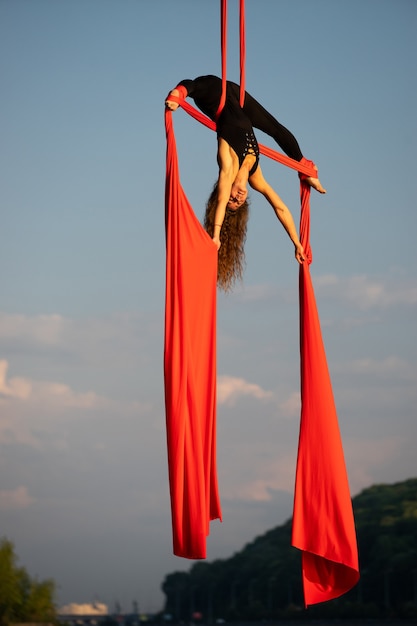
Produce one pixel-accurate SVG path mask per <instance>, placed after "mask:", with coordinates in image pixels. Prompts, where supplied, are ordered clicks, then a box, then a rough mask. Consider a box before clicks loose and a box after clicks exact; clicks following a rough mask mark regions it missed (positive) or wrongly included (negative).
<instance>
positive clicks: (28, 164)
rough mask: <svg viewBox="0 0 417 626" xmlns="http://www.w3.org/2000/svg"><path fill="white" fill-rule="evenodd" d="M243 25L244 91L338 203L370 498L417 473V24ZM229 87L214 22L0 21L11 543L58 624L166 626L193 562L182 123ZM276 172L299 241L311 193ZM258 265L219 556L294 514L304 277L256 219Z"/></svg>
mask: <svg viewBox="0 0 417 626" xmlns="http://www.w3.org/2000/svg"><path fill="white" fill-rule="evenodd" d="M236 5H237V2H230V15H229V22H230V32H229V65H228V76H229V78H231V79H233V80H238V56H237V54H238V44H237V15H236V8H237V7H236ZM246 14H247V15H246V17H247V82H246V86H247V89H248V91H250V92H251V93H252V94H253V95H254V96H255V97H256V98H257V99H259V100H260V101H261V102H262V103H263V104H264V106H265V107H266V108H268V109H269V110H270V111H271V112H272V113H273V114H274V115H275V116H276V117H277V118H278V119H280V121H281V122H282V123H283V124H285V125H286V126H287V127H288V128H290V129H291V130H292V132H293V133H294V134H295V135H296V137H297V138H298V140H299V143H300V145H301V148H302V150H303V152H304V154H305V156H306V157H307V158H311V159H313V160H314V161H315V162H316V163H317V164H318V166H319V169H320V177H321V180H322V182H323V184H324V185H325V186H326V187H327V190H328V194H327V195H326V196H325V197H322V196H319V195H318V194H313V195H312V232H311V242H312V248H313V265H312V267H311V272H312V276H313V283H314V286H315V291H316V298H317V304H318V308H319V313H320V318H321V323H322V331H323V338H324V341H325V345H326V351H327V357H328V362H329V369H330V373H331V377H332V382H333V390H334V395H335V400H336V405H337V408H338V416H339V422H340V428H341V433H342V438H343V443H344V450H345V456H346V463H347V468H348V474H349V481H350V485H351V491H352V495H355V494H356V493H358V492H359V491H360V490H361V489H363V488H365V487H367V486H369V485H371V484H373V483H376V482H394V481H399V480H403V479H406V478H408V477H411V476H416V475H417V462H416V458H415V449H416V445H417V426H416V403H417V397H416V378H417V368H416V360H417V359H416V336H417V334H416V309H417V279H416V256H415V233H416V228H417V220H416V203H415V191H414V188H415V172H416V168H417V159H416V153H417V133H416V116H415V111H416V110H417V84H416V78H415V75H416V73H415V59H416V58H417V57H416V54H417V43H416V38H415V33H416V29H417V5H416V3H415V1H414V0H349V1H347V0H338V1H337V2H335V1H334V0H315V2H311V1H310V0H299V2H296V3H294V2H292V1H291V0H279V1H276V0H247V2H246ZM219 72H220V44H219V3H218V1H217V0H216V1H214V0H209V1H207V0H204V1H203V0H177V1H176V2H173V1H172V0H36V2H34V1H33V0H1V2H0V75H1V84H2V97H1V99H0V133H1V135H0V136H1V142H0V171H1V187H0V215H1V229H0V261H1V267H2V269H3V271H2V272H1V274H0V292H1V304H0V516H1V534H2V535H6V536H7V537H9V538H10V539H12V540H13V541H14V542H15V545H16V550H17V553H18V555H19V557H20V561H21V563H22V564H23V565H25V566H26V567H27V569H28V570H29V572H30V573H31V574H32V575H37V576H39V577H40V578H46V577H53V578H54V579H55V580H56V582H57V584H58V601H59V604H61V605H62V604H67V603H70V602H75V603H89V602H93V601H94V600H100V601H102V602H104V603H106V604H107V605H108V606H109V608H110V609H112V608H113V607H114V603H115V601H116V600H118V601H119V602H120V603H121V605H122V609H124V610H126V611H128V610H130V609H131V606H132V602H133V601H134V600H137V601H138V603H139V606H140V608H141V610H144V611H152V610H158V609H159V608H161V606H162V601H163V596H162V594H161V592H160V584H161V582H162V580H163V578H164V576H165V574H166V573H169V572H172V571H174V570H177V569H188V567H190V565H191V563H190V562H188V561H185V560H183V559H178V558H176V557H174V556H172V544H171V528H170V509H169V496H168V481H167V461H166V448H165V425H164V403H163V377H162V351H163V313H164V281H165V276H164V269H165V248H164V246H165V241H164V236H165V235H164V175H165V172H164V165H165V163H164V159H165V137H164V125H163V111H164V108H163V102H164V97H165V95H166V93H167V92H168V90H169V89H170V88H172V87H174V86H175V84H176V83H177V82H178V81H179V80H181V79H183V78H194V77H195V76H198V75H200V74H207V73H219ZM174 125H175V131H176V135H177V142H178V151H179V158H180V170H181V177H182V183H183V186H184V188H185V190H186V192H187V194H188V196H189V199H190V200H191V202H192V204H193V206H194V208H195V211H196V213H197V215H198V216H199V217H200V218H201V216H202V215H203V211H204V202H205V200H206V197H207V195H208V193H209V191H210V189H211V186H212V183H213V182H214V180H215V178H216V160H215V150H216V144H215V135H214V133H211V132H210V131H208V130H206V129H205V128H203V127H200V126H199V125H198V124H197V123H196V122H194V121H193V120H192V119H191V118H189V117H188V116H187V115H186V114H185V113H184V112H183V111H178V112H176V113H175V114H174ZM258 139H259V140H260V141H262V142H264V143H268V139H267V138H266V137H264V136H262V134H258ZM268 145H272V144H271V143H269V144H268ZM263 171H264V174H265V176H266V178H267V179H268V180H269V181H270V182H271V184H272V185H273V186H274V187H275V188H276V190H277V191H278V193H279V194H280V195H281V196H282V198H283V199H284V201H285V202H286V203H287V204H288V206H289V207H290V209H291V211H292V212H293V215H294V219H295V220H296V222H298V219H299V208H298V207H299V200H298V194H299V188H298V179H297V176H296V174H295V173H294V172H292V171H287V170H285V168H283V167H282V166H280V165H278V164H276V163H267V162H266V161H265V159H264V160H263ZM246 253H247V268H246V273H245V277H244V282H243V285H241V286H240V287H238V288H237V289H236V290H235V292H234V293H233V294H231V295H228V296H223V295H221V296H220V297H219V302H218V392H219V393H218V469H219V485H220V495H221V500H222V506H223V515H224V521H223V523H221V524H220V523H214V524H213V525H212V532H211V536H210V537H209V539H208V558H209V559H213V558H227V557H228V556H230V555H232V554H233V553H234V552H236V551H237V550H239V549H241V548H242V547H243V545H244V544H245V543H246V542H248V541H251V540H252V539H253V538H254V537H255V536H256V535H259V534H261V533H263V532H264V531H266V530H268V529H270V528H272V527H274V526H276V525H278V524H281V523H282V522H284V521H285V520H286V519H288V518H289V517H290V516H291V512H292V496H293V485H294V477H295V460H296V448H297V438H298V427H299V349H298V283H297V281H298V270H297V264H296V262H295V260H294V258H293V249H292V246H291V243H290V242H289V240H288V238H287V237H286V235H285V233H284V231H283V229H282V228H281V227H280V225H279V223H278V222H277V221H276V218H275V216H274V215H273V212H272V211H271V209H270V207H269V206H268V205H267V204H266V203H265V201H264V200H263V199H262V198H260V197H259V198H256V197H253V198H252V206H251V218H250V223H249V232H248V239H247V245H246Z"/></svg>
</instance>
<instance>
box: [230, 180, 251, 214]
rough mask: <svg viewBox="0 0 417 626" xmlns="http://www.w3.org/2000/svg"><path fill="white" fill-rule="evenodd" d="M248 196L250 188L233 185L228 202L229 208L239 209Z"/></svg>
mask: <svg viewBox="0 0 417 626" xmlns="http://www.w3.org/2000/svg"><path fill="white" fill-rule="evenodd" d="M247 197H248V190H247V189H245V188H244V187H242V186H241V185H235V184H233V185H232V189H231V191H230V198H229V202H228V203H227V208H228V209H231V210H232V211H237V209H238V208H239V207H240V206H242V204H243V203H244V202H245V200H246V198H247Z"/></svg>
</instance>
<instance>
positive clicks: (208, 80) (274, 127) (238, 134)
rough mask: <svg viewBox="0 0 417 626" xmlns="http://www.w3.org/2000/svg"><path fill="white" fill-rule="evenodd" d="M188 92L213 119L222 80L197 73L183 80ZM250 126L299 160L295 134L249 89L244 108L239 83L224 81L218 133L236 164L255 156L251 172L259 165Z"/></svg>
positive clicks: (256, 146)
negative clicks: (249, 156) (260, 102)
mask: <svg viewBox="0 0 417 626" xmlns="http://www.w3.org/2000/svg"><path fill="white" fill-rule="evenodd" d="M179 85H183V86H184V87H185V88H186V90H187V92H188V95H189V96H190V97H191V98H193V100H194V102H195V103H196V105H197V106H198V108H199V109H200V110H201V111H203V113H205V114H206V115H207V116H208V117H209V118H210V119H211V120H215V116H216V113H217V109H218V106H219V102H220V98H221V93H222V81H221V79H220V78H219V77H218V76H212V75H209V76H199V77H198V78H196V79H195V80H182V81H181V82H180V83H179ZM253 127H255V128H258V129H259V130H261V131H262V132H264V133H266V134H267V135H269V136H270V137H272V138H273V139H274V140H275V141H276V142H277V144H278V145H279V146H280V148H281V149H282V150H283V151H284V152H285V154H287V156H289V157H291V158H292V159H295V160H296V161H301V159H302V158H303V154H302V152H301V150H300V146H299V145H298V142H297V140H296V138H295V137H294V135H293V134H292V133H291V132H290V131H289V130H288V129H287V128H285V126H283V125H282V124H280V123H279V122H278V121H277V120H276V119H275V118H274V117H273V116H272V115H271V114H270V113H268V111H267V110H266V109H264V107H263V106H262V105H261V104H259V102H257V101H256V100H255V98H253V97H252V96H251V95H250V94H249V93H248V92H245V102H244V105H243V108H241V107H240V104H239V85H237V84H236V83H233V82H231V81H227V88H226V102H225V106H224V109H223V111H222V113H221V115H220V117H219V119H218V120H217V136H218V137H222V138H223V139H224V140H225V141H227V143H228V144H229V145H230V146H231V147H232V148H233V150H234V151H235V152H236V154H237V156H238V159H239V165H241V164H242V163H243V160H244V158H245V156H246V155H247V154H253V155H254V156H255V157H256V162H255V165H254V166H253V167H252V170H251V172H250V175H251V174H253V172H254V171H255V170H256V168H257V167H258V162H259V147H258V142H257V140H256V137H255V135H254V132H253Z"/></svg>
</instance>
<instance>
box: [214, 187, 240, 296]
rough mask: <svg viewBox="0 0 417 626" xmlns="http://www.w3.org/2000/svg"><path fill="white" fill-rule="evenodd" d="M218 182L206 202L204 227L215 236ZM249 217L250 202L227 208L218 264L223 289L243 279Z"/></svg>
mask: <svg viewBox="0 0 417 626" xmlns="http://www.w3.org/2000/svg"><path fill="white" fill-rule="evenodd" d="M217 197H218V184H217V182H216V183H215V185H214V187H213V191H212V192H211V194H210V197H209V199H208V200H207V204H206V213H205V216H204V228H205V229H206V231H207V232H208V234H209V235H210V237H213V232H214V219H215V213H216V206H217ZM248 219H249V202H248V200H247V199H246V200H245V202H244V203H243V204H242V205H241V206H240V207H239V208H238V209H237V210H236V211H231V210H228V209H226V214H225V217H224V221H223V225H222V228H221V231H220V243H221V246H220V249H219V255H218V265H217V284H218V285H219V287H220V288H221V289H223V291H226V292H227V291H231V289H232V288H233V285H234V284H235V282H236V280H242V277H243V271H244V268H245V248H244V245H245V241H246V231H247V225H248Z"/></svg>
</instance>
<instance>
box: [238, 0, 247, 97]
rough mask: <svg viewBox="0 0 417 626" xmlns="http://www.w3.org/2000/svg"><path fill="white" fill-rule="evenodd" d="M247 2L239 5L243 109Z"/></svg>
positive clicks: (242, 0)
mask: <svg viewBox="0 0 417 626" xmlns="http://www.w3.org/2000/svg"><path fill="white" fill-rule="evenodd" d="M245 30H246V29H245V0H240V5H239V41H240V48H239V49H240V92H239V103H240V106H241V107H243V105H244V103H245V89H246V74H245V67H246V33H245Z"/></svg>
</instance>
